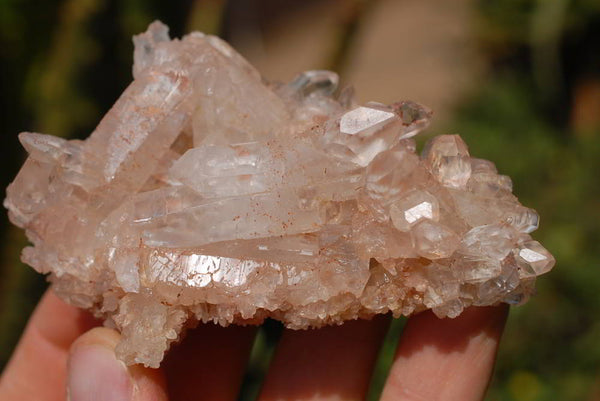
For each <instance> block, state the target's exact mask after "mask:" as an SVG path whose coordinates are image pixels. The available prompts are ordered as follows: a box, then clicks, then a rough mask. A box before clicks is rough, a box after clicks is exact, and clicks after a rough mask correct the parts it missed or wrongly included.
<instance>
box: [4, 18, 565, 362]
mask: <svg viewBox="0 0 600 401" xmlns="http://www.w3.org/2000/svg"><path fill="white" fill-rule="evenodd" d="M134 43H135V53H134V57H135V62H134V68H133V73H134V78H135V80H134V81H133V83H132V84H131V85H130V86H129V87H128V88H127V89H126V90H125V92H124V93H123V95H122V96H121V97H120V98H119V99H118V101H117V102H116V104H115V105H114V107H113V108H112V109H111V110H110V111H109V112H108V113H107V115H106V116H105V117H104V118H103V119H102V121H101V122H100V124H99V125H98V127H97V128H96V130H95V131H94V132H93V133H92V134H91V136H90V137H89V138H88V139H87V140H85V141H65V140H63V139H60V138H57V137H52V136H46V135H41V134H34V133H23V134H21V135H20V140H21V142H22V144H23V146H24V147H25V148H26V150H27V151H28V152H29V158H28V159H27V161H26V162H25V165H24V166H23V168H22V169H21V171H20V173H19V175H18V176H17V177H16V179H15V181H14V182H13V183H12V184H11V186H10V187H9V188H8V190H7V195H8V196H7V199H6V201H5V206H6V207H7V208H8V209H9V215H10V218H11V220H12V221H13V222H14V223H15V224H16V225H18V226H20V227H24V228H25V229H26V232H27V235H28V238H29V240H30V241H31V243H32V246H30V247H27V248H26V249H25V250H24V251H23V259H24V261H25V262H26V263H28V264H29V265H31V266H33V267H34V268H35V269H36V270H37V271H39V272H40V273H48V274H49V278H50V281H51V282H52V283H53V287H54V290H55V291H56V292H57V293H58V294H59V295H60V296H61V297H63V298H64V299H66V300H67V301H69V302H71V303H72V304H75V305H77V306H80V307H83V308H88V309H90V310H92V311H94V313H95V314H96V315H98V316H100V317H102V318H104V319H105V321H106V324H107V325H109V326H112V327H116V328H117V329H119V330H120V331H121V333H122V334H123V337H122V338H123V340H122V342H121V343H120V344H119V346H118V353H119V356H120V357H121V358H122V359H123V360H124V361H125V362H126V363H128V364H132V363H143V364H145V365H148V366H153V367H156V366H158V365H159V363H160V361H161V360H162V358H163V355H164V352H165V351H166V350H167V349H168V347H169V345H170V344H171V343H172V342H173V341H175V340H177V339H178V338H179V336H180V334H181V332H182V331H183V330H185V329H186V328H187V327H190V326H193V325H194V324H196V323H197V322H200V321H202V322H206V321H214V322H216V323H219V324H222V325H228V324H231V323H238V324H258V323H260V322H262V321H263V320H264V319H265V318H266V317H271V318H274V319H278V320H280V321H282V322H283V323H284V324H285V325H286V326H288V327H290V328H307V327H318V326H322V325H326V324H338V323H341V322H343V321H344V320H347V319H355V318H368V317H370V316H372V315H374V314H379V313H387V312H392V313H393V314H394V315H396V316H398V315H410V314H412V313H415V312H419V311H421V310H424V309H432V310H433V312H434V313H436V314H437V315H438V316H441V317H446V316H448V317H455V316H457V315H459V314H460V313H461V311H462V310H463V309H464V308H465V307H467V306H469V305H491V304H496V303H498V302H508V303H511V304H516V303H521V302H523V301H524V300H525V299H526V298H527V297H528V296H529V295H530V294H531V293H532V292H533V289H534V281H535V278H536V276H538V275H540V274H543V273H546V272H547V271H548V270H550V269H551V268H552V266H553V264H554V259H553V257H552V256H551V255H550V254H549V253H548V251H546V250H545V249H544V248H543V247H542V246H541V245H540V244H539V243H538V242H537V241H534V240H533V239H532V238H531V237H530V236H529V233H531V232H532V231H533V230H535V229H536V228H537V226H538V216H537V214H536V213H535V211H533V210H531V209H528V208H526V207H523V206H522V205H521V204H520V203H519V202H518V201H517V199H516V198H515V197H514V196H513V195H512V193H511V189H512V188H511V181H510V179H509V178H508V177H507V176H503V175H499V174H498V173H497V171H496V168H495V167H494V164H493V163H491V162H489V161H486V160H482V159H476V158H472V157H470V155H469V151H468V149H467V146H466V145H465V143H464V142H463V141H462V139H461V138H460V137H459V136H457V135H443V136H438V137H435V138H433V139H432V140H431V141H430V142H429V143H428V144H427V145H426V147H425V149H424V150H423V152H422V154H421V156H419V155H418V154H417V153H416V147H415V142H414V140H413V139H412V137H413V136H414V135H416V134H417V133H418V132H419V131H421V130H422V129H424V128H425V127H426V126H427V125H428V122H429V117H430V112H429V111H428V110H427V109H426V108H424V107H422V106H420V105H418V104H416V103H412V102H399V103H395V104H393V105H391V106H386V105H383V104H379V103H367V104H365V105H362V106H358V105H356V104H355V103H354V101H353V99H352V94H351V91H348V90H345V91H341V92H338V91H337V89H336V86H337V81H338V78H337V76H336V75H335V74H334V73H332V72H328V71H308V72H305V73H303V74H300V75H299V76H298V77H297V78H296V79H294V80H293V81H292V82H290V83H288V84H285V85H284V84H271V83H266V82H265V81H263V80H262V79H261V77H260V75H259V74H258V73H257V72H256V70H255V69H254V68H253V67H252V66H250V65H249V64H248V63H247V62H246V61H245V60H244V59H243V58H242V57H241V56H240V55H239V54H237V53H236V52H235V51H234V50H233V49H232V48H230V47H229V46H228V45H227V44H226V43H224V42H222V41H221V40H219V39H218V38H216V37H212V36H206V35H203V34H201V33H192V34H190V35H187V36H185V37H184V38H183V39H182V40H170V39H169V37H168V32H167V27H166V26H164V25H163V24H161V23H159V22H155V23H153V24H152V25H150V27H149V29H148V31H147V32H145V33H143V34H141V35H138V36H136V37H135V38H134Z"/></svg>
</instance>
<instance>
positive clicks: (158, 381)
mask: <svg viewBox="0 0 600 401" xmlns="http://www.w3.org/2000/svg"><path fill="white" fill-rule="evenodd" d="M119 338H120V335H119V333H117V332H116V331H114V330H111V329H107V328H104V327H97V328H94V329H92V330H90V331H88V332H87V333H85V334H83V335H82V336H81V337H79V338H78V339H77V340H76V341H75V342H74V343H73V345H72V346H71V351H70V354H69V362H68V379H67V394H68V397H67V398H68V400H69V401H92V400H94V401H104V400H106V401H166V400H167V392H166V387H165V381H164V377H163V374H162V371H160V370H159V369H149V368H144V367H142V366H139V365H134V366H129V367H128V366H125V364H124V363H123V362H121V361H119V360H118V359H117V358H116V356H115V346H116V345H117V343H118V342H119Z"/></svg>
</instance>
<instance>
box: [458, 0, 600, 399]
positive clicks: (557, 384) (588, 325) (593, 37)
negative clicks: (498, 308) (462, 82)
mask: <svg viewBox="0 0 600 401" xmlns="http://www.w3.org/2000/svg"><path fill="white" fill-rule="evenodd" d="M478 11H479V20H478V22H479V23H478V27H479V32H480V35H479V41H480V44H481V46H482V50H483V53H484V55H485V56H486V57H487V59H488V62H489V66H490V68H489V71H488V73H487V76H486V79H485V80H484V81H483V82H482V84H481V86H480V88H479V89H477V90H476V92H475V93H473V94H472V96H471V97H470V98H467V99H465V101H464V102H463V103H462V104H461V105H460V106H459V107H458V108H457V110H456V113H455V116H454V120H455V122H454V124H453V126H452V129H453V130H454V131H456V132H460V133H461V135H462V136H463V137H464V138H465V140H466V142H467V143H468V144H469V145H470V149H471V153H472V154H475V155H478V156H481V157H484V158H487V159H491V160H494V161H496V164H497V166H498V168H499V170H500V171H501V172H502V173H504V174H508V175H509V176H511V177H512V178H513V181H514V185H515V193H517V194H518V196H519V199H520V200H521V201H522V202H523V203H524V204H526V205H528V206H531V207H533V208H535V209H537V210H538V211H539V213H540V215H541V216H542V220H541V228H540V230H539V231H538V232H536V233H534V236H535V237H536V238H537V239H539V240H540V241H541V242H542V243H543V244H544V245H545V246H547V247H548V249H549V250H550V251H551V252H552V253H553V254H554V255H555V256H556V259H557V266H556V268H555V270H554V271H553V272H552V273H551V274H549V275H548V276H547V277H542V278H541V279H540V280H539V281H538V295H537V297H536V298H534V299H533V301H532V302H530V303H529V304H526V305H525V306H522V307H518V308H513V310H512V311H511V316H510V318H509V323H508V326H507V330H506V333H505V337H504V339H503V343H502V347H501V349H500V354H499V360H498V366H497V370H496V375H495V379H494V382H493V384H492V387H491V391H490V394H489V395H488V399H489V400H517V401H521V400H522V401H533V400H539V401H541V400H596V399H600V398H599V397H600V391H599V390H600V388H599V387H598V384H599V380H600V343H599V342H598V339H599V338H600V321H599V320H598V316H600V296H599V291H600V252H599V250H598V249H599V247H598V244H599V243H600V201H599V199H600V89H599V88H600V85H599V82H600V3H599V2H597V1H585V0H582V1H566V0H559V1H543V0H538V1H534V0H517V1H498V0H495V1H480V2H479V7H478Z"/></svg>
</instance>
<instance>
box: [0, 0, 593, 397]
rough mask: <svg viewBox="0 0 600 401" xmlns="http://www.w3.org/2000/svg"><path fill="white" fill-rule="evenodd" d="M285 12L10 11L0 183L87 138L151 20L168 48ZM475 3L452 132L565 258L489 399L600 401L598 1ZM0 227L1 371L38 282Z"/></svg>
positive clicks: (261, 353) (256, 361) (527, 318)
mask: <svg viewBox="0 0 600 401" xmlns="http://www.w3.org/2000/svg"><path fill="white" fill-rule="evenodd" d="M313 2H314V0H313ZM287 3H288V2H286V4H287ZM348 3H349V10H350V11H351V12H349V13H348V15H350V16H352V18H354V19H352V18H351V19H346V20H344V21H341V23H340V26H339V27H338V28H339V29H337V32H340V40H339V43H340V45H339V49H338V50H339V51H338V53H336V54H332V55H331V57H332V59H331V60H333V61H331V60H329V63H330V64H332V65H335V66H336V67H337V68H340V69H342V68H343V63H344V61H345V60H346V59H347V57H345V55H346V52H348V51H349V49H351V48H352V45H353V43H354V42H353V40H352V38H354V37H356V36H360V29H358V27H359V24H358V22H359V19H360V14H361V13H363V12H365V9H366V8H367V7H366V6H365V4H366V3H367V2H366V1H361V0H352V1H348ZM369 3H372V4H370V7H371V8H372V7H377V4H376V3H374V2H369ZM277 4H279V3H277V2H274V1H271V2H269V1H267V0H261V1H259V0H255V1H246V0H230V1H226V0H196V1H191V0H190V1H181V2H177V1H175V2H162V1H158V0H148V1H142V0H127V1H116V0H49V1H43V2H40V1H33V0H4V1H1V2H0V82H1V89H2V91H1V93H2V96H1V98H0V110H1V111H0V113H2V114H1V116H0V117H1V118H0V121H1V124H2V125H1V127H0V128H1V130H2V135H1V136H0V139H1V140H2V143H1V145H0V186H2V187H3V188H4V187H6V185H7V184H8V183H9V182H10V180H11V179H12V178H13V177H14V175H15V174H16V172H17V170H18V167H19V165H20V163H21V162H22V158H23V156H24V155H23V153H22V151H21V148H20V146H19V145H18V143H17V140H16V133H17V132H19V131H23V130H33V131H42V132H45V133H49V134H54V135H61V136H64V137H69V138H75V137H84V136H87V135H88V134H89V133H90V132H91V131H92V129H93V127H94V125H95V124H96V123H97V121H98V120H99V119H100V117H101V116H102V115H103V114H104V113H105V112H106V110H107V109H108V108H109V107H110V105H111V104H112V103H113V102H114V101H115V100H116V98H117V96H118V95H119V94H120V93H121V92H122V90H123V89H124V88H125V86H126V85H127V84H128V82H129V81H130V79H131V73H130V66H131V62H132V60H131V42H130V39H129V38H130V37H131V35H132V34H134V33H138V32H140V31H142V30H144V29H145V27H146V26H147V24H148V23H149V22H151V21H152V20H153V19H155V18H160V19H161V20H163V21H164V22H165V23H167V24H168V25H169V26H170V27H171V32H172V34H173V35H174V36H179V35H181V34H182V33H184V32H186V31H188V30H190V29H200V30H204V31H207V32H212V33H216V34H222V35H224V36H225V37H227V33H228V32H229V31H230V30H231V26H232V24H236V23H237V22H236V21H237V19H236V18H239V12H238V13H234V12H233V10H235V9H236V8H239V7H241V8H243V9H244V10H246V11H247V10H248V9H249V8H251V7H254V6H258V5H262V7H265V5H266V6H269V7H280V8H281V9H285V7H282V6H281V5H279V6H277ZM472 6H473V7H474V10H473V11H474V12H473V14H474V15H475V16H476V17H475V18H476V20H475V21H474V22H475V26H476V34H477V38H476V40H477V41H478V43H479V44H480V48H481V54H482V55H483V58H484V59H485V61H486V65H487V66H488V68H487V71H486V73H485V76H484V79H479V78H478V79H479V80H480V84H479V86H478V87H477V88H476V89H475V90H474V91H473V92H472V93H471V94H470V95H469V96H467V97H466V98H465V99H464V100H463V101H462V102H461V103H460V104H459V105H458V106H457V107H456V110H455V114H454V118H453V119H452V121H451V123H450V124H449V126H448V127H446V128H445V130H444V133H445V132H451V133H454V132H457V133H460V134H461V135H463V136H464V137H465V139H466V141H467V143H468V144H469V145H470V149H471V153H472V154H473V155H476V156H478V157H484V158H487V159H491V160H494V161H495V162H496V164H497V166H498V168H499V170H500V171H501V172H502V173H503V174H507V175H509V176H511V177H512V178H513V181H514V185H515V193H516V194H518V196H519V198H520V199H521V201H522V202H523V203H524V204H525V205H527V206H530V207H533V208H535V209H537V210H538V211H539V213H540V215H541V216H542V223H541V229H540V230H539V231H538V232H536V233H535V234H534V236H535V237H536V238H537V239H539V240H540V241H541V242H542V243H543V244H544V245H545V246H547V247H548V249H549V250H550V251H551V252H553V253H554V255H555V256H556V259H557V266H556V268H555V270H554V271H553V272H552V273H551V274H549V275H548V276H547V277H543V278H541V279H540V280H539V285H538V290H539V294H538V296H537V297H536V298H534V299H533V300H532V302H530V303H528V304H526V305H524V306H521V307H518V308H513V309H512V311H511V315H510V318H509V323H508V326H507V331H506V335H505V337H504V340H503V343H502V347H501V350H500V355H499V361H498V367H497V370H496V374H495V378H494V381H493V383H492V386H491V389H490V393H489V395H488V400H502V401H504V400H506V401H508V400H514V401H545V400H567V401H568V400H600V371H599V367H600V342H599V341H598V340H599V339H600V320H599V319H597V317H598V316H600V296H599V295H598V294H599V293H600V252H599V251H598V248H599V247H600V246H599V244H600V2H598V1H597V0H480V1H473V5H472ZM294 7H300V6H299V5H298V4H295V6H294ZM283 13H285V10H283V11H282V10H279V11H278V12H273V13H271V14H269V15H272V16H275V17H277V16H278V15H282V14H283ZM232 16H237V17H236V18H233V17H232ZM390 18H393V15H390ZM238 22H239V21H238ZM364 29H368V26H365V27H364ZM436 133H441V132H436ZM0 215H2V218H1V219H0V237H1V239H2V242H0V244H2V248H1V253H0V255H1V259H0V328H2V330H0V367H2V366H3V365H4V364H5V363H6V361H7V359H8V356H9V355H10V352H11V351H12V349H13V347H14V345H15V342H16V341H17V339H18V336H19V335H20V332H21V330H22V328H23V325H24V324H25V320H26V316H27V315H28V314H29V313H30V311H31V310H32V308H33V306H34V305H35V302H36V301H37V299H38V298H39V296H40V294H41V292H42V291H43V288H44V283H43V279H42V278H40V277H39V275H37V274H35V273H34V272H33V271H32V270H31V269H29V268H27V267H26V266H23V265H22V264H20V262H18V254H19V252H20V249H21V248H22V246H23V245H24V243H25V239H24V238H23V236H22V234H21V233H20V230H17V229H14V228H12V227H11V226H10V225H9V224H8V222H7V219H6V217H5V214H0ZM402 323H403V322H402V321H396V322H395V323H394V325H393V326H392V332H391V334H390V335H389V336H388V340H387V341H386V343H385V345H384V347H383V349H382V353H381V358H380V364H379V365H378V368H377V369H378V370H377V371H376V375H375V377H374V378H373V389H372V391H371V393H370V394H371V395H370V399H372V400H375V399H376V397H377V393H378V389H381V386H382V383H383V382H384V380H385V368H386V366H389V363H390V361H391V357H392V353H393V350H394V347H395V338H394V337H396V336H397V333H398V332H399V331H400V330H401V328H402ZM278 330H281V328H280V327H279V326H278V325H276V324H271V323H269V324H268V325H266V327H265V328H263V329H262V331H261V332H260V334H259V336H258V337H257V340H256V343H255V346H254V350H253V352H252V358H251V361H250V365H249V371H248V374H247V377H246V381H245V383H244V387H243V389H244V391H245V394H244V396H243V397H242V399H244V400H246V399H247V400H249V399H252V398H253V395H255V394H256V393H257V391H258V388H259V387H258V385H259V383H260V380H261V377H262V376H261V375H262V374H263V373H264V371H265V370H266V369H267V367H268V361H269V355H271V354H272V352H273V349H274V344H275V342H276V341H277V337H278V335H277V333H278Z"/></svg>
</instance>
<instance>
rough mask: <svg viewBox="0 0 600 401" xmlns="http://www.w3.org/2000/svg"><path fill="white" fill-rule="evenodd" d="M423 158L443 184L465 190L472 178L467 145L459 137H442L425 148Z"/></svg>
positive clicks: (434, 139) (435, 139) (433, 140)
mask: <svg viewBox="0 0 600 401" xmlns="http://www.w3.org/2000/svg"><path fill="white" fill-rule="evenodd" d="M423 156H424V157H425V159H426V160H427V162H428V164H429V168H430V169H431V173H432V174H433V176H434V177H435V178H436V179H437V180H438V181H439V182H440V183H441V184H442V185H445V186H448V187H453V188H464V187H465V186H466V185H467V182H468V181H469V178H470V177H471V162H470V160H469V150H468V148H467V145H466V144H465V142H464V141H463V140H462V138H461V137H459V136H458V135H440V136H438V137H435V138H433V139H432V140H431V141H429V143H428V144H427V145H426V146H425V149H424V150H423Z"/></svg>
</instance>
